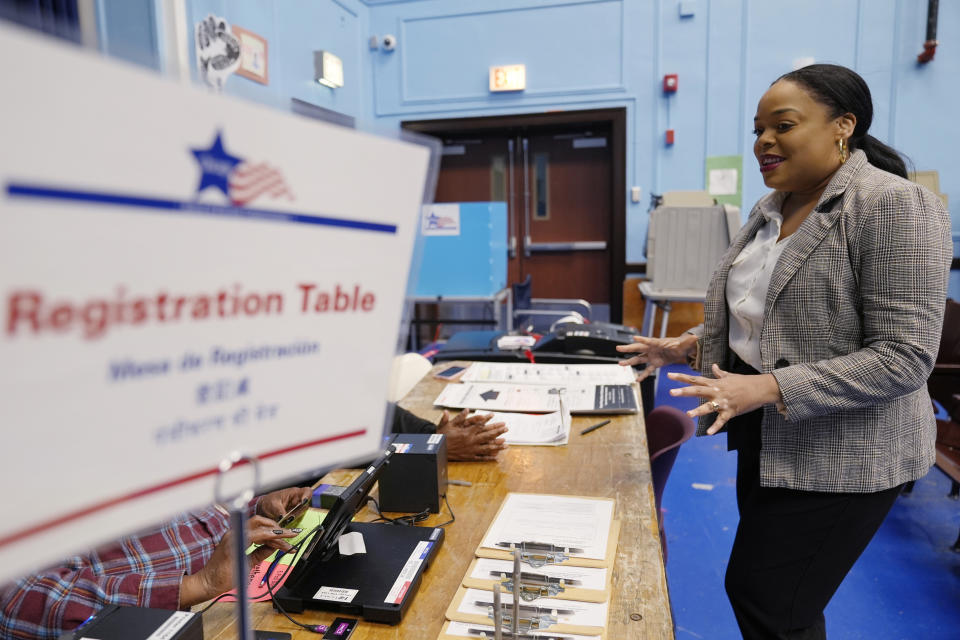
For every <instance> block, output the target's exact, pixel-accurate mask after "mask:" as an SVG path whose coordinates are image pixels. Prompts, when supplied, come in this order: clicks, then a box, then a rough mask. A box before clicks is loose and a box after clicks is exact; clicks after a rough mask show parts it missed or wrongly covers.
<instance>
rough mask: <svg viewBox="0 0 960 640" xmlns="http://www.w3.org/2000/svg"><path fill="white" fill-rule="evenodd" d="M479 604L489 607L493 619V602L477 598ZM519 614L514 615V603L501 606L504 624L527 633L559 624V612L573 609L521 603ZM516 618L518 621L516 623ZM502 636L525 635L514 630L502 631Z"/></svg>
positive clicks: (569, 611)
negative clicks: (549, 607)
mask: <svg viewBox="0 0 960 640" xmlns="http://www.w3.org/2000/svg"><path fill="white" fill-rule="evenodd" d="M475 604H477V605H478V606H482V607H487V611H488V613H487V615H488V616H490V618H491V619H493V618H495V617H496V613H497V612H496V610H495V608H494V606H493V603H492V602H484V601H482V600H477V601H476V603H475ZM518 608H519V610H520V611H519V614H518V615H517V617H516V618H514V615H513V605H512V604H504V605H501V607H500V619H501V620H502V622H503V624H509V625H510V626H511V627H513V626H516V627H517V632H516V633H526V632H528V631H533V630H535V629H547V628H549V627H551V626H553V625H555V624H557V622H558V619H557V615H558V614H559V613H568V614H572V613H573V611H572V610H568V609H563V610H562V611H560V610H557V609H552V610H551V609H544V608H542V607H538V606H535V605H526V604H523V605H520V606H519V607H518ZM514 619H516V621H517V623H516V625H514ZM500 633H501V635H502V637H504V638H518V637H523V636H517V635H515V633H514V632H513V631H501V632H500Z"/></svg>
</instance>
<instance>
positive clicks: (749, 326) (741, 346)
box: [727, 198, 792, 372]
mask: <svg viewBox="0 0 960 640" xmlns="http://www.w3.org/2000/svg"><path fill="white" fill-rule="evenodd" d="M770 204H772V205H773V206H776V207H778V208H779V207H780V206H781V205H782V204H783V199H782V198H781V199H777V198H774V199H773V202H771V203H770ZM761 213H762V214H763V216H764V217H765V218H766V219H767V222H766V224H764V225H763V226H762V227H760V229H759V230H758V231H757V235H756V236H754V238H753V240H751V241H750V242H749V244H747V246H745V247H744V248H743V251H741V252H740V254H739V255H738V256H737V257H736V259H734V261H733V265H731V267H730V273H729V275H728V276H727V308H728V309H729V310H730V335H729V341H730V348H731V349H733V351H734V352H736V354H737V355H738V356H740V359H741V360H743V361H744V362H746V363H747V364H749V365H750V366H751V367H753V368H754V369H756V370H757V371H761V372H762V371H763V364H762V361H761V359H760V330H761V328H763V311H764V304H765V303H766V299H767V289H769V288H770V277H771V276H772V275H773V270H774V268H775V267H776V266H777V260H779V259H780V254H781V253H783V250H784V248H785V247H786V246H787V243H789V242H790V238H791V237H792V236H787V237H786V238H784V239H783V240H781V241H778V240H777V238H779V237H780V225H781V224H782V223H783V216H782V215H781V214H780V211H778V210H775V209H772V208H771V209H769V210H761Z"/></svg>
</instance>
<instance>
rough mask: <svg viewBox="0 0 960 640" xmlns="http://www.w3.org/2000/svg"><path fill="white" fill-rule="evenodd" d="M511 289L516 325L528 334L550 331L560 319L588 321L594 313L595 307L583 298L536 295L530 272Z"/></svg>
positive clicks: (582, 322) (514, 322) (563, 320)
mask: <svg viewBox="0 0 960 640" xmlns="http://www.w3.org/2000/svg"><path fill="white" fill-rule="evenodd" d="M512 292H513V324H514V326H516V327H518V328H519V329H520V330H521V331H523V332H525V333H548V332H550V331H552V330H553V325H555V324H557V323H559V322H576V323H578V324H586V323H588V322H590V319H591V315H592V313H593V307H592V306H591V305H590V303H589V302H587V301H586V300H583V299H573V298H534V297H533V277H532V276H531V275H530V274H527V277H526V279H524V281H523V282H518V283H516V284H514V285H512ZM571 307H572V308H571Z"/></svg>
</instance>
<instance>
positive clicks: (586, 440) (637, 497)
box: [204, 362, 674, 640]
mask: <svg viewBox="0 0 960 640" xmlns="http://www.w3.org/2000/svg"><path fill="white" fill-rule="evenodd" d="M451 364H452V363H449V362H445V363H442V364H440V365H437V366H436V367H434V369H433V371H438V370H439V368H446V367H449V366H450V365H451ZM460 364H463V363H460ZM444 384H445V383H443V382H440V381H438V380H434V379H433V378H432V377H431V376H430V375H429V374H428V375H427V376H426V377H425V378H424V379H423V380H421V381H420V382H419V383H418V384H417V386H416V387H414V389H413V390H412V391H411V392H410V393H409V394H408V395H407V397H405V398H404V399H403V400H402V401H401V402H400V405H401V406H403V407H405V408H407V409H410V410H411V411H414V412H415V413H417V414H419V415H421V416H423V417H424V418H427V419H430V420H434V421H436V419H438V418H439V415H440V411H439V410H437V409H435V408H434V407H433V400H434V398H436V396H437V395H438V394H439V393H440V390H441V389H442V388H443V385H444ZM612 418H613V419H612V422H611V423H610V424H608V425H607V426H605V427H603V428H601V429H597V430H596V431H593V432H591V433H589V434H587V435H585V436H581V435H580V430H581V429H583V428H584V427H586V426H589V425H591V424H594V423H596V422H598V421H599V419H598V418H597V417H596V416H589V417H574V419H573V430H572V431H571V435H570V444H569V445H567V446H565V447H528V446H516V447H511V448H510V449H508V450H507V451H505V452H504V453H502V454H501V455H500V459H499V460H498V461H497V462H483V463H477V462H451V463H450V465H449V469H448V472H449V477H450V478H451V479H458V480H467V481H469V482H471V483H473V485H472V486H469V487H464V486H457V485H450V487H449V488H448V490H447V496H448V498H449V500H450V506H451V507H452V508H453V511H454V514H455V515H456V522H454V523H453V524H452V525H449V526H448V527H447V528H446V540H445V541H444V544H443V546H442V547H441V548H440V551H439V552H438V554H437V558H436V560H435V561H434V563H433V565H431V566H430V567H429V568H428V569H427V571H426V572H425V573H424V575H423V583H422V584H421V585H420V590H419V591H418V592H417V594H416V596H415V597H414V600H413V604H412V605H411V607H410V609H409V610H408V611H407V614H406V616H405V617H404V619H403V622H401V623H400V624H399V625H397V626H389V625H384V624H377V623H370V622H362V623H361V625H360V626H359V627H358V628H357V631H356V633H355V634H354V635H353V637H352V639H351V640H368V639H370V640H372V639H377V640H381V639H388V638H389V639H397V640H399V639H404V640H433V639H434V638H436V637H437V635H438V634H439V632H440V627H441V626H442V624H443V621H444V612H445V611H446V609H447V606H448V605H449V604H450V601H451V600H452V599H453V596H454V594H455V593H456V590H457V587H458V585H459V584H460V581H461V579H462V578H463V575H464V573H466V570H467V566H468V565H469V564H470V561H471V560H472V559H473V554H474V551H475V550H476V548H477V546H478V545H479V543H480V540H481V537H482V536H483V533H484V532H485V531H486V529H487V526H488V525H489V524H490V522H491V521H492V520H493V517H494V515H495V514H496V512H497V509H498V508H499V506H500V503H501V502H502V501H503V498H504V496H505V495H506V494H507V492H509V491H518V492H531V493H548V492H549V493H559V494H578V495H589V496H603V497H613V498H616V500H617V516H616V517H618V518H619V519H620V520H621V521H622V528H621V530H620V543H619V546H618V548H617V559H616V565H615V567H614V572H613V589H612V599H611V603H610V614H609V619H608V627H607V629H608V630H607V638H608V640H641V639H643V640H665V639H668V638H673V637H674V633H673V620H672V616H671V611H670V604H669V595H668V593H667V581H666V574H665V572H664V567H663V556H662V554H661V550H660V538H659V534H658V531H657V520H656V516H655V511H654V509H655V507H654V498H653V485H652V484H651V478H650V460H649V454H648V453H647V440H646V434H645V432H644V426H643V417H642V416H641V415H639V414H638V415H630V416H613V417H612ZM334 479H335V480H336V479H337V478H334ZM344 484H345V482H344ZM373 517H374V516H373V514H370V513H368V512H365V511H361V512H360V514H359V518H358V519H360V520H372V519H373ZM447 519H448V515H447V513H446V509H444V510H443V512H441V513H440V514H438V515H434V516H432V517H431V519H430V520H428V521H427V522H426V523H425V525H426V526H429V525H431V524H436V523H440V522H444V521H446V520H447ZM233 615H234V606H233V605H228V604H217V605H215V606H214V607H213V608H212V609H210V611H208V612H207V613H205V614H204V630H205V637H206V639H207V640H227V639H228V638H235V637H236V631H235V626H234V625H233V622H232V617H233ZM294 617H295V618H297V619H298V620H302V621H304V622H307V623H311V624H328V623H329V622H330V621H332V620H333V618H334V617H335V616H334V615H333V614H331V613H327V612H319V611H307V612H304V613H301V614H297V615H295V616H294ZM253 623H254V628H257V629H272V630H276V631H285V632H287V633H292V634H293V637H294V639H295V640H307V639H309V640H316V638H318V637H319V636H317V635H316V634H312V633H310V632H307V631H304V630H302V629H299V628H298V627H296V626H294V625H293V624H291V623H290V622H289V621H288V620H286V619H285V618H283V617H282V616H281V615H280V614H278V613H276V612H275V611H274V610H273V608H272V606H271V605H270V604H269V603H256V604H254V605H253Z"/></svg>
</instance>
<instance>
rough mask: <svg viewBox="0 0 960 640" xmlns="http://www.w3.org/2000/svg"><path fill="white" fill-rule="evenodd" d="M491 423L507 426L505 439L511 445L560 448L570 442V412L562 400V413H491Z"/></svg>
mask: <svg viewBox="0 0 960 640" xmlns="http://www.w3.org/2000/svg"><path fill="white" fill-rule="evenodd" d="M487 413H489V415H490V416H492V417H491V418H490V422H489V423H488V424H490V423H495V422H502V423H504V424H505V425H506V426H507V432H506V433H505V434H503V436H502V437H503V439H504V441H505V442H506V443H507V444H510V445H539V446H548V447H558V446H561V445H565V444H567V443H568V442H569V441H570V425H571V424H572V420H571V419H570V412H569V411H567V405H566V403H565V402H563V396H561V399H560V411H554V412H553V413H505V412H502V411H489V412H484V414H487Z"/></svg>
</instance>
